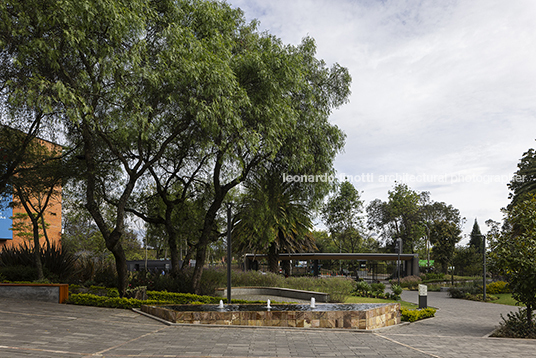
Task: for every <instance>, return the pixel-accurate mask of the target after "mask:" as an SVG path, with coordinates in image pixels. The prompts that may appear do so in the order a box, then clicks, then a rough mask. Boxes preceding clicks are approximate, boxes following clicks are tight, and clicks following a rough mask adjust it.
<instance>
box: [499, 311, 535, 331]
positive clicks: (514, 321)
mask: <svg viewBox="0 0 536 358" xmlns="http://www.w3.org/2000/svg"><path fill="white" fill-rule="evenodd" d="M527 312H528V311H527V309H526V308H519V311H518V312H511V313H508V314H507V315H506V316H507V318H504V316H503V315H501V318H502V320H503V321H502V322H501V323H500V326H499V328H498V329H497V330H496V331H495V332H493V334H492V335H491V337H504V338H529V339H535V338H536V326H535V325H531V324H529V323H528V322H530V321H533V320H534V316H533V317H532V319H530V318H529V317H527Z"/></svg>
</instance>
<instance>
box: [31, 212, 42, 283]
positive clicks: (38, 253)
mask: <svg viewBox="0 0 536 358" xmlns="http://www.w3.org/2000/svg"><path fill="white" fill-rule="evenodd" d="M30 218H31V221H32V227H33V241H34V264H35V268H36V269H37V279H38V280H43V279H44V278H45V275H44V274H43V263H42V262H41V245H39V222H38V221H37V219H36V218H32V217H31V216H30Z"/></svg>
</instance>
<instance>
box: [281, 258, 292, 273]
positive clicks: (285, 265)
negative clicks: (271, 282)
mask: <svg viewBox="0 0 536 358" xmlns="http://www.w3.org/2000/svg"><path fill="white" fill-rule="evenodd" d="M281 266H283V272H284V273H285V276H286V277H288V276H290V260H284V261H281Z"/></svg>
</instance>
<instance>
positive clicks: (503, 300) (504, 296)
mask: <svg viewBox="0 0 536 358" xmlns="http://www.w3.org/2000/svg"><path fill="white" fill-rule="evenodd" d="M493 296H495V297H499V299H498V300H495V301H490V302H491V303H498V304H501V305H509V306H520V305H517V301H516V300H514V299H513V298H512V294H511V293H496V294H494V295H493Z"/></svg>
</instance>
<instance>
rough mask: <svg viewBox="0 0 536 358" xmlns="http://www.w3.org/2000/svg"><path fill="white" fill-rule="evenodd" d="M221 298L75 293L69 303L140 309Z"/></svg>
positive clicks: (236, 301) (184, 295)
mask: <svg viewBox="0 0 536 358" xmlns="http://www.w3.org/2000/svg"><path fill="white" fill-rule="evenodd" d="M220 300H221V297H212V296H199V295H193V294H190V293H175V292H160V291H147V300H138V299H135V298H126V297H123V298H120V297H110V296H97V295H94V294H91V293H75V294H71V295H70V296H69V300H68V301H67V303H70V304H74V305H82V306H96V307H109V308H126V309H129V308H139V307H141V305H164V304H175V305H183V304H191V303H195V304H217V303H219V302H220ZM231 302H232V303H264V301H245V300H231Z"/></svg>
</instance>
